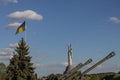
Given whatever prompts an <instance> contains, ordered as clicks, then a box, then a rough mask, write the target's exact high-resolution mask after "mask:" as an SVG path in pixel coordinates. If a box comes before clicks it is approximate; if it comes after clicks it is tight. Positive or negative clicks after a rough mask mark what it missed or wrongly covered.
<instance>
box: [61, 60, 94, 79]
mask: <svg viewBox="0 0 120 80" xmlns="http://www.w3.org/2000/svg"><path fill="white" fill-rule="evenodd" d="M91 62H92V59H89V60H87V61H86V62H85V63H84V64H82V63H79V64H78V65H77V66H76V67H74V68H73V69H72V70H71V71H69V72H68V73H66V74H64V75H63V76H61V77H60V78H59V79H60V80H65V78H66V77H68V76H70V75H72V74H74V73H76V71H78V70H79V69H81V68H82V67H84V66H85V65H87V64H89V63H91Z"/></svg>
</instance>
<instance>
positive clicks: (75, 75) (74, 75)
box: [63, 52, 115, 80]
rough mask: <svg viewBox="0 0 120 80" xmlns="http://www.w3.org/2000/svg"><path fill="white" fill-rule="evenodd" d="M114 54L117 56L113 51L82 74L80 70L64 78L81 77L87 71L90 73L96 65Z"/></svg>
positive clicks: (68, 79)
mask: <svg viewBox="0 0 120 80" xmlns="http://www.w3.org/2000/svg"><path fill="white" fill-rule="evenodd" d="M113 56H115V53H114V52H111V53H109V54H108V55H107V56H106V57H105V58H103V59H102V60H100V61H98V62H97V63H96V64H94V65H93V66H91V67H90V68H88V69H87V70H85V71H84V72H82V73H81V74H79V73H78V72H75V73H74V74H72V75H71V76H68V77H67V78H65V79H63V80H72V78H73V77H77V78H81V77H82V76H84V75H85V74H86V73H88V72H89V71H91V70H92V69H94V68H95V67H97V66H98V65H100V64H102V63H103V62H105V61H106V60H108V59H110V58H112V57H113ZM78 76H79V77H78Z"/></svg>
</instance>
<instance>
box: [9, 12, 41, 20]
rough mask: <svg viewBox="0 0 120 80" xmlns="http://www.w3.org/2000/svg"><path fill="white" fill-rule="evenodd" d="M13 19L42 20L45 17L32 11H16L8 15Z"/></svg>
mask: <svg viewBox="0 0 120 80" xmlns="http://www.w3.org/2000/svg"><path fill="white" fill-rule="evenodd" d="M8 17H10V18H12V19H23V20H24V19H29V20H42V19H43V16H42V15H40V14H38V13H36V12H35V11H32V10H25V11H16V12H13V13H11V14H9V15H8Z"/></svg>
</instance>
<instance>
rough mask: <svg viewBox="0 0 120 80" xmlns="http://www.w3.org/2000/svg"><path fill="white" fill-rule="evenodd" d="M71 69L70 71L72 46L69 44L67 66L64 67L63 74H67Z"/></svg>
mask: <svg viewBox="0 0 120 80" xmlns="http://www.w3.org/2000/svg"><path fill="white" fill-rule="evenodd" d="M71 69H72V46H71V44H70V45H69V46H68V66H67V67H66V70H65V72H64V74H65V73H68V72H69V71H70V70H71Z"/></svg>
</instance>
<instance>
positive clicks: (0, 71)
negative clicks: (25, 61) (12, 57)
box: [0, 63, 6, 80]
mask: <svg viewBox="0 0 120 80" xmlns="http://www.w3.org/2000/svg"><path fill="white" fill-rule="evenodd" d="M5 77H6V65H5V64H4V63H0V80H5Z"/></svg>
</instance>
